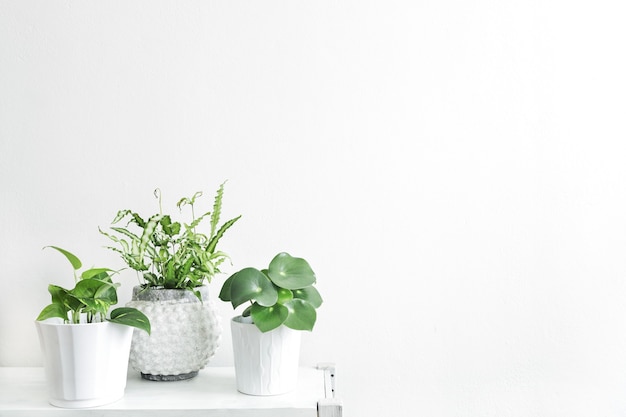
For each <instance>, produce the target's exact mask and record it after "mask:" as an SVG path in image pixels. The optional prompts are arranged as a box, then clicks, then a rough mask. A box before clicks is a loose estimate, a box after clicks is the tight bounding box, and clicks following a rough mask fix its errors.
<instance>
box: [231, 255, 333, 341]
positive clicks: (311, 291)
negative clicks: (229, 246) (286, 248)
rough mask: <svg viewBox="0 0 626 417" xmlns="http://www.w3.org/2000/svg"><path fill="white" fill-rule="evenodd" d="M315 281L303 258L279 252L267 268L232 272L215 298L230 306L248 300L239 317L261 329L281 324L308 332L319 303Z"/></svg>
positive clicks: (267, 329)
mask: <svg viewBox="0 0 626 417" xmlns="http://www.w3.org/2000/svg"><path fill="white" fill-rule="evenodd" d="M315 281H316V278H315V273H314V272H313V270H312V269H311V266H310V265H309V263H308V262H307V261H305V260H304V259H302V258H295V257H292V256H291V255H289V254H288V253H285V252H281V253H279V254H278V255H276V256H275V257H274V259H272V261H271V262H270V264H269V267H268V268H267V269H263V270H261V271H259V270H258V269H256V268H244V269H242V270H240V271H238V272H235V273H234V274H233V275H231V276H230V277H229V278H228V279H227V280H226V281H225V282H224V285H223V286H222V290H221V291H220V295H219V297H220V299H221V300H222V301H227V302H228V301H230V303H231V304H232V305H233V308H237V307H238V306H240V305H242V304H244V303H246V302H249V303H250V305H249V306H248V307H247V308H246V309H245V310H244V311H243V313H242V316H244V317H248V316H250V317H251V318H252V321H253V322H254V324H255V325H256V326H257V327H258V328H259V330H261V331H262V332H268V331H270V330H273V329H275V328H277V327H279V326H281V325H285V326H287V327H289V328H291V329H295V330H309V331H310V330H313V326H314V325H315V321H316V319H317V313H316V311H315V309H316V308H318V307H320V306H321V305H322V297H321V296H320V294H319V292H318V291H317V289H315V287H313V284H315Z"/></svg>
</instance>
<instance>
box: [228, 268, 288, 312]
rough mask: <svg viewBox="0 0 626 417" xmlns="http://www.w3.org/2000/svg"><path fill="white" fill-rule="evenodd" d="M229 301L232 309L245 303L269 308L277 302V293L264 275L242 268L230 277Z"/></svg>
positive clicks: (256, 270) (255, 270)
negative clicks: (248, 302)
mask: <svg viewBox="0 0 626 417" xmlns="http://www.w3.org/2000/svg"><path fill="white" fill-rule="evenodd" d="M232 278H233V279H232V281H231V283H230V299H231V303H232V305H233V308H237V307H238V306H240V305H241V304H243V303H245V302H246V301H256V302H257V303H258V304H260V305H262V306H265V307H269V306H272V305H274V304H276V301H278V292H277V291H276V289H275V288H274V285H272V282H271V281H270V280H269V278H267V276H265V274H264V273H262V272H261V271H259V270H258V269H255V268H244V269H242V270H241V271H239V272H237V273H236V274H235V275H233V277H232Z"/></svg>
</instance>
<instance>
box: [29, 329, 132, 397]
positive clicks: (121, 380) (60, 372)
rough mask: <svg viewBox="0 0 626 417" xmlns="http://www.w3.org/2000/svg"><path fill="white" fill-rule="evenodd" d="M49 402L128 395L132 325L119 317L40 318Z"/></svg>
mask: <svg viewBox="0 0 626 417" xmlns="http://www.w3.org/2000/svg"><path fill="white" fill-rule="evenodd" d="M35 325H36V327H37V333H38V334H39V342H40V344H41V350H42V353H43V363H44V370H45V374H46V382H47V387H48V397H49V402H50V404H52V405H54V406H57V407H64V408H85V407H96V406H100V405H104V404H109V403H112V402H114V401H117V400H119V399H120V398H122V397H123V396H124V389H125V388H126V377H127V371H128V354H129V350H130V343H131V339H132V335H133V328H132V327H129V326H123V325H121V324H117V323H110V322H102V323H89V324H87V323H83V324H64V323H63V321H62V320H60V319H58V320H56V319H48V320H44V321H36V322H35Z"/></svg>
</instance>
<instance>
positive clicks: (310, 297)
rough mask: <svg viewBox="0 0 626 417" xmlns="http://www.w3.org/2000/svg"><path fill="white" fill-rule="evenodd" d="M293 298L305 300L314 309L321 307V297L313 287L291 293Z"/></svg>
mask: <svg viewBox="0 0 626 417" xmlns="http://www.w3.org/2000/svg"><path fill="white" fill-rule="evenodd" d="M293 297H294V298H300V299H302V300H306V301H308V302H309V303H311V305H312V306H313V307H315V308H319V307H320V306H321V305H322V302H323V300H322V296H321V295H320V293H319V292H318V291H317V289H316V288H315V287H306V288H302V289H299V290H294V291H293Z"/></svg>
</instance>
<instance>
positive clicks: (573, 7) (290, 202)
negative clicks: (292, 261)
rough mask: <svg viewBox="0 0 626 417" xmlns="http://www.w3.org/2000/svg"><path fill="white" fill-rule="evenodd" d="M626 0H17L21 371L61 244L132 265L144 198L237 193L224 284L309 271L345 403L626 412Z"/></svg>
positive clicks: (13, 311) (6, 152)
mask: <svg viewBox="0 0 626 417" xmlns="http://www.w3.org/2000/svg"><path fill="white" fill-rule="evenodd" d="M619 3H620V2H617V1H615V2H608V1H598V2H593V4H592V3H591V2H575V1H574V2H571V1H526V2H512V1H472V2H467V1H460V0H458V1H452V0H446V1H422V0H416V1H408V0H407V1H373V0H372V1H364V0H359V1H348V0H346V1H326V0H320V1H308V2H304V1H293V0H284V1H278V0H268V1H211V2H209V1H165V0H151V1H147V0H146V1H106V2H103V1H71V0H64V1H61V0H52V1H32V0H27V1H23V0H0V219H1V225H2V226H1V232H0V270H1V271H2V281H1V282H2V284H3V290H2V293H1V294H0V297H1V298H0V317H1V318H2V320H1V321H0V365H2V366H32V365H39V364H40V361H41V358H40V353H39V346H38V344H37V343H38V342H37V339H36V334H35V330H34V326H33V323H32V321H33V319H34V318H35V317H36V315H37V314H38V312H39V310H40V309H41V308H42V307H43V306H44V305H45V304H46V303H47V302H48V298H47V293H46V285H47V284H48V283H49V282H55V283H59V284H61V283H62V282H64V280H65V281H66V283H67V284H68V285H70V282H69V280H70V278H69V275H68V272H69V271H68V268H67V266H66V265H65V263H64V260H63V259H60V258H59V257H58V256H55V255H54V254H53V253H52V252H46V251H44V252H42V251H41V248H42V247H43V246H44V245H48V244H57V245H60V246H63V247H66V248H68V249H71V250H73V251H74V252H76V253H77V254H79V255H80V256H81V257H82V258H83V259H84V260H86V261H88V262H93V263H96V264H99V265H111V266H117V267H120V266H121V264H120V261H119V259H118V258H117V257H115V256H114V255H113V254H111V253H109V252H107V251H105V250H103V249H102V248H101V247H102V246H103V245H105V244H106V243H107V242H106V241H105V239H104V238H103V237H102V236H100V235H99V234H98V232H97V227H98V226H106V225H107V224H108V222H109V221H110V220H111V219H112V217H113V215H114V214H115V213H116V211H117V210H118V209H121V208H132V209H135V210H138V211H142V212H151V211H153V210H154V211H156V209H157V206H156V202H155V201H154V200H153V198H152V194H151V193H152V190H153V189H154V188H156V187H160V188H161V189H162V191H163V193H164V195H165V205H166V207H171V208H173V207H174V203H175V201H177V199H178V198H179V197H182V196H185V195H191V194H192V193H193V192H195V191H197V190H204V191H205V192H206V193H207V194H208V195H211V194H212V192H213V191H214V190H215V188H216V187H217V186H218V185H219V183H220V182H221V181H223V180H224V179H228V180H229V182H228V184H227V188H226V196H225V205H224V216H231V217H232V216H235V215H237V214H243V218H242V220H241V221H240V223H239V224H237V225H236V227H234V228H233V229H232V230H231V231H230V232H229V234H228V235H227V237H226V238H225V239H224V240H223V249H224V250H226V251H227V252H229V253H230V254H231V255H232V258H233V266H232V267H231V268H230V269H229V270H228V271H226V272H231V271H234V270H235V269H239V268H242V267H244V266H249V265H255V266H263V265H264V264H266V263H267V262H268V261H269V259H270V258H271V257H272V256H273V255H274V254H275V253H276V252H278V251H279V250H287V251H289V252H291V253H292V254H294V255H299V256H304V257H306V258H307V259H308V260H309V261H310V262H311V264H312V265H313V266H314V268H315V269H316V272H317V275H318V281H319V288H320V291H321V292H322V294H323V295H324V296H325V301H326V303H325V305H324V306H323V308H322V309H321V310H320V313H319V314H320V317H319V321H318V324H317V327H316V329H315V331H314V332H313V333H312V334H307V335H305V338H304V345H303V347H302V362H303V364H306V365H309V364H315V363H316V362H318V361H335V362H337V363H338V365H339V367H340V368H339V384H340V386H339V388H340V392H341V395H342V397H343V398H344V401H345V403H346V408H345V414H346V415H347V416H359V417H374V416H381V415H390V416H392V415H397V416H408V415H411V416H472V417H479V416H480V417H484V416H499V417H502V416H614V415H624V414H626V359H625V357H626V307H624V305H625V301H624V300H625V298H626V261H625V260H626V163H625V161H626V147H625V145H624V140H625V139H626V137H625V135H624V133H626V132H625V131H626V129H624V114H626V113H625V111H626V105H625V101H624V96H625V93H626V83H625V81H624V80H625V77H624V74H625V73H626V62H625V58H624V56H625V55H624V53H623V42H621V41H620V37H621V38H624V36H625V35H626V33H625V32H626V29H625V28H624V25H623V16H624V15H623V13H620V12H621V11H620V10H619V9H618V5H619ZM210 200H211V198H210V197H208V196H207V198H206V200H205V203H206V204H207V207H208V204H210ZM224 278H225V277H219V278H218V279H217V283H216V284H215V286H214V288H215V291H217V290H218V289H219V285H221V283H222V282H223V279H224ZM122 281H123V283H124V286H123V288H122V291H121V293H122V295H123V296H124V299H123V300H122V302H125V301H126V300H127V299H128V298H129V296H130V287H131V286H132V285H133V284H134V283H135V282H136V278H135V276H134V275H133V274H132V273H130V272H129V273H128V274H127V275H123V276H122ZM124 288H125V289H124ZM220 308H221V311H222V315H223V317H225V318H228V317H230V316H231V315H233V312H232V311H230V310H229V307H228V305H225V304H223V303H222V304H220ZM229 337H230V333H229V331H228V329H226V332H225V334H224V346H223V348H222V349H221V350H220V352H219V354H218V355H217V357H216V358H215V360H214V361H213V362H212V365H230V364H231V362H232V357H231V353H230V342H229Z"/></svg>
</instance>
